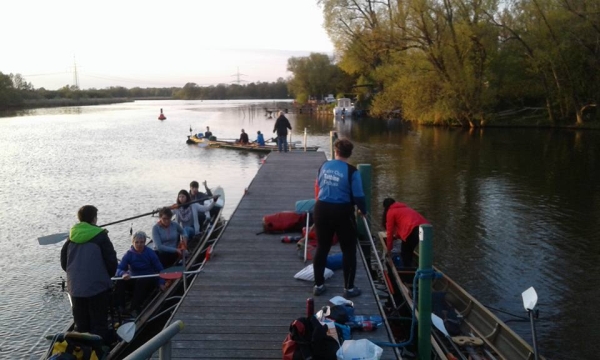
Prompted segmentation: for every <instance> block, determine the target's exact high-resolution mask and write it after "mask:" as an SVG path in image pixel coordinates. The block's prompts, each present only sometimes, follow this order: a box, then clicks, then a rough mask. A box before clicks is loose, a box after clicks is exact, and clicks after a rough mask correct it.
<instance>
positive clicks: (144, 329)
mask: <svg viewBox="0 0 600 360" xmlns="http://www.w3.org/2000/svg"><path fill="white" fill-rule="evenodd" d="M212 193H213V194H214V195H219V200H218V201H217V205H219V206H220V209H219V212H218V214H216V215H215V216H214V217H213V218H211V219H210V220H209V221H207V225H206V226H205V229H206V230H205V231H204V232H203V233H202V234H201V235H199V236H196V237H194V238H193V239H191V240H190V241H189V242H188V251H189V257H188V259H187V260H186V263H185V265H184V266H182V267H181V270H182V271H181V273H182V276H181V277H179V278H176V279H174V280H172V283H171V284H170V286H169V287H168V288H167V289H165V291H163V292H160V291H156V293H155V294H153V295H152V296H151V297H149V299H150V300H149V301H148V302H147V305H146V306H145V307H144V309H143V310H142V311H141V312H140V314H139V315H138V316H137V317H136V318H135V319H129V320H130V322H127V321H128V319H125V318H123V319H121V315H120V314H117V313H116V312H114V311H111V312H110V314H109V324H110V325H111V326H112V327H113V329H114V330H117V334H119V331H118V328H119V325H120V326H122V327H124V328H125V327H127V328H128V329H133V331H134V333H133V334H132V337H131V338H130V339H127V340H128V341H126V340H124V339H123V338H120V339H119V340H118V341H117V342H116V343H114V344H112V347H111V349H110V350H109V351H108V352H107V353H105V354H104V357H102V358H101V359H107V360H110V359H122V358H123V357H125V356H126V355H127V354H129V353H131V352H133V351H134V350H135V349H136V348H138V347H139V346H141V345H142V344H144V343H145V342H146V341H147V340H148V339H150V338H152V337H153V336H154V335H156V334H157V333H158V332H160V330H162V327H163V325H164V323H165V322H166V320H167V319H168V318H169V316H170V314H171V312H172V311H173V310H174V309H175V307H176V306H177V305H178V304H179V302H180V301H181V300H182V299H183V294H184V293H185V290H186V289H185V288H186V287H187V284H188V283H190V282H191V281H192V280H193V278H194V277H195V276H197V275H198V274H199V273H200V272H201V270H202V268H203V266H204V264H205V263H206V261H207V260H208V258H209V256H207V253H209V252H210V249H211V247H212V246H213V244H214V243H215V242H216V241H217V240H218V239H219V237H220V236H221V234H222V232H223V229H224V228H225V221H224V220H223V219H222V217H221V215H222V212H223V208H224V205H225V194H224V192H223V189H222V188H220V187H217V188H215V189H214V190H213V191H212ZM167 270H168V269H167ZM121 323H123V324H122V325H121ZM73 329H74V324H73V323H71V324H70V325H69V326H68V327H67V329H66V331H64V332H63V334H68V333H71V332H72V331H73ZM56 338H57V335H54V336H51V337H48V339H56ZM52 348H53V344H50V347H49V349H48V351H47V352H46V353H45V354H44V355H43V356H42V358H41V359H42V360H46V359H48V358H50V355H51V353H52Z"/></svg>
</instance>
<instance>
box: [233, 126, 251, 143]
mask: <svg viewBox="0 0 600 360" xmlns="http://www.w3.org/2000/svg"><path fill="white" fill-rule="evenodd" d="M236 142H237V143H238V144H241V145H247V144H248V143H249V142H250V140H249V139H248V134H246V131H244V129H242V133H241V134H240V139H239V140H237V141H236Z"/></svg>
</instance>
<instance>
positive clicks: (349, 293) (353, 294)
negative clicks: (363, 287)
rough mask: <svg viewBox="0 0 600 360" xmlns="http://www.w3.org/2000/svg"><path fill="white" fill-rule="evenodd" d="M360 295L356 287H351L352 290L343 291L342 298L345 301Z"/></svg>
mask: <svg viewBox="0 0 600 360" xmlns="http://www.w3.org/2000/svg"><path fill="white" fill-rule="evenodd" d="M360 294H361V291H360V289H359V288H357V287H353V288H352V289H344V297H345V298H346V299H350V298H353V297H357V296H358V295H360Z"/></svg>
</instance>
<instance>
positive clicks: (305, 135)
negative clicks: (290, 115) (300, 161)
mask: <svg viewBox="0 0 600 360" xmlns="http://www.w3.org/2000/svg"><path fill="white" fill-rule="evenodd" d="M307 136H308V135H307V134H306V128H304V152H306V137H307Z"/></svg>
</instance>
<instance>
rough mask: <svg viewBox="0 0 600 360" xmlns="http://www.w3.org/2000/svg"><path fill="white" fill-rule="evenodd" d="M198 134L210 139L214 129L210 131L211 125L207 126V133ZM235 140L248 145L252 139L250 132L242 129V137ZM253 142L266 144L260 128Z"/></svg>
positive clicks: (259, 144)
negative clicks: (249, 135) (249, 136)
mask: <svg viewBox="0 0 600 360" xmlns="http://www.w3.org/2000/svg"><path fill="white" fill-rule="evenodd" d="M190 131H191V130H190ZM196 136H197V137H201V138H205V139H210V138H211V137H212V136H213V133H212V131H210V127H209V126H207V127H206V132H205V133H199V134H197V135H196ZM235 142H236V144H241V145H248V144H250V139H249V138H248V134H247V133H246V131H245V130H244V129H242V133H241V134H240V138H239V139H236V140H235ZM253 143H255V144H257V145H258V146H265V137H264V136H263V134H262V133H261V132H260V130H258V131H257V132H256V140H254V141H253Z"/></svg>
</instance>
